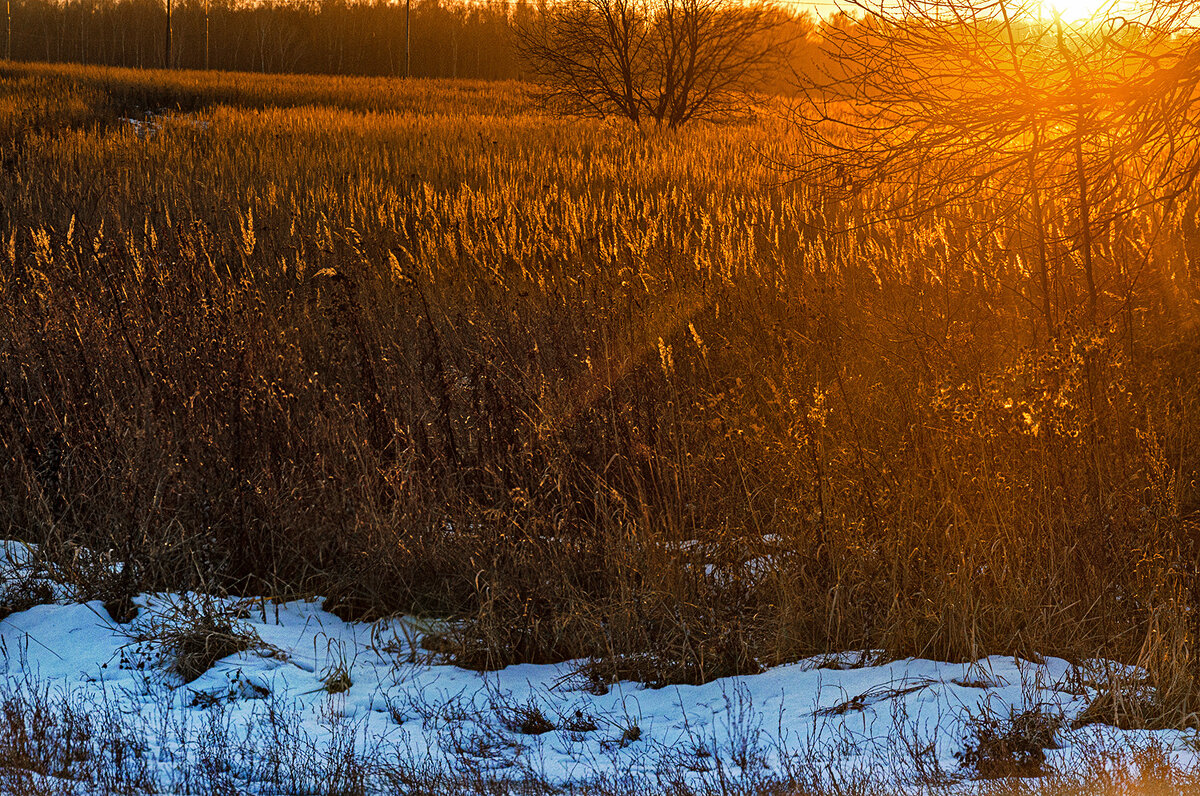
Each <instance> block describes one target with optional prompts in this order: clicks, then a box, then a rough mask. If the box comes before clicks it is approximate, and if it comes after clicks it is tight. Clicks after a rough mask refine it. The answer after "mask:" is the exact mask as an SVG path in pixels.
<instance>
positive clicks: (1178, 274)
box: [0, 64, 1200, 792]
mask: <svg viewBox="0 0 1200 796" xmlns="http://www.w3.org/2000/svg"><path fill="white" fill-rule="evenodd" d="M148 114H149V115H148ZM0 129H2V130H3V134H2V137H0V242H2V243H3V246H0V537H3V538H10V539H22V540H28V541H30V542H33V543H36V544H38V545H39V548H38V549H39V558H40V559H41V560H44V561H47V562H52V563H53V565H54V567H55V568H56V569H55V571H56V573H57V575H56V577H57V579H58V581H60V582H63V583H68V584H69V585H70V587H71V589H73V591H72V592H71V593H72V595H73V596H72V599H73V600H95V601H99V602H95V603H92V604H93V605H102V604H103V605H107V606H108V608H109V611H108V613H111V615H112V616H113V617H114V618H116V619H121V618H123V616H122V615H123V614H125V613H126V612H128V611H130V610H131V606H133V605H134V604H135V603H136V602H137V600H140V599H143V598H141V597H138V595H144V594H146V593H148V592H159V591H161V592H174V593H178V592H182V591H193V592H203V593H208V594H236V595H238V596H241V597H252V596H256V595H258V596H264V597H266V598H269V599H280V600H295V599H301V598H306V597H311V596H314V595H320V596H321V597H322V598H324V599H325V602H324V608H325V609H326V610H328V611H330V612H332V613H333V614H336V615H337V616H339V617H341V618H343V619H347V620H376V619H380V618H384V617H388V616H394V615H398V614H406V615H419V616H423V617H427V618H429V624H427V625H425V626H424V627H425V631H423V633H422V636H423V638H424V645H425V646H426V647H427V648H429V650H431V651H432V652H433V653H436V655H437V656H438V660H439V661H443V662H453V663H456V664H458V665H460V666H464V667H468V668H473V669H482V670H490V669H496V668H499V667H503V666H508V665H512V664H544V665H549V664H560V663H561V662H563V661H568V660H571V661H576V662H577V663H576V664H573V665H572V666H573V667H574V668H577V669H578V670H579V671H580V672H582V674H581V675H580V676H582V677H585V678H591V679H592V681H594V683H595V684H596V685H597V687H601V686H605V685H606V684H609V683H613V682H618V681H620V682H626V683H627V682H631V681H635V682H639V683H644V684H650V685H654V686H664V685H672V686H674V685H679V684H696V685H700V684H704V683H709V682H710V681H713V680H714V679H716V678H723V677H729V676H735V675H736V676H742V675H753V674H755V673H758V672H761V671H763V670H764V669H766V668H767V667H775V666H779V665H782V664H789V663H793V662H796V661H799V660H801V659H809V658H811V657H812V656H815V655H824V654H830V653H836V652H839V651H843V650H848V649H871V650H878V651H879V652H878V655H879V656H880V658H879V660H880V661H887V660H896V659H902V658H910V657H911V658H921V659H932V660H939V661H951V662H972V661H978V660H981V659H984V658H986V657H987V656H993V655H1000V656H1010V657H1009V658H1008V660H1009V661H1010V663H1011V661H1012V658H1011V656H1013V655H1021V656H1024V657H1025V658H1027V659H1031V660H1039V659H1040V658H1041V656H1048V657H1052V658H1056V659H1065V660H1067V661H1071V662H1072V663H1080V662H1083V661H1086V660H1091V659H1095V658H1104V659H1106V660H1115V661H1121V662H1124V663H1127V664H1135V665H1137V666H1138V667H1140V668H1139V669H1137V670H1136V671H1137V674H1136V676H1131V677H1116V676H1110V677H1109V678H1108V680H1107V683H1106V685H1105V686H1104V687H1102V688H1101V687H1098V690H1097V692H1096V693H1100V692H1101V691H1102V692H1103V693H1105V694H1107V696H1106V697H1104V698H1103V699H1099V698H1097V699H1095V700H1093V701H1094V702H1095V707H1094V708H1093V712H1092V714H1090V715H1091V716H1092V717H1096V716H1099V717H1100V720H1102V721H1107V722H1110V723H1118V724H1122V725H1123V726H1127V727H1139V728H1149V729H1160V728H1162V729H1167V728H1169V729H1170V730H1171V731H1182V730H1184V729H1186V728H1187V727H1189V726H1193V725H1195V724H1196V722H1197V720H1196V716H1197V715H1198V714H1197V711H1198V710H1200V657H1198V653H1197V648H1196V644H1195V642H1196V633H1197V631H1198V630H1200V626H1198V622H1200V611H1197V610H1196V609H1197V608H1198V607H1200V573H1198V565H1200V559H1198V553H1200V551H1198V548H1197V545H1198V544H1200V518H1198V517H1197V514H1196V511H1197V509H1198V508H1200V494H1198V493H1197V483H1196V472H1197V456H1198V452H1200V448H1198V447H1197V445H1198V443H1200V401H1198V399H1200V383H1198V381H1197V379H1196V372H1197V370H1198V365H1200V327H1197V324H1196V320H1197V300H1198V299H1200V270H1198V269H1200V228H1198V223H1197V211H1198V210H1200V195H1193V194H1189V195H1185V196H1183V197H1182V198H1181V199H1180V200H1179V201H1176V202H1174V203H1171V204H1169V205H1164V206H1162V207H1159V208H1157V209H1148V210H1146V211H1145V212H1144V213H1143V214H1142V215H1140V216H1137V217H1134V218H1129V219H1126V220H1125V221H1124V222H1123V224H1124V225H1123V226H1120V227H1119V228H1118V226H1117V225H1113V226H1111V227H1110V228H1108V229H1106V230H1105V231H1104V232H1103V233H1102V234H1099V235H1098V236H1097V240H1096V242H1095V244H1094V246H1095V252H1096V267H1095V270H1096V279H1097V282H1098V285H1097V287H1098V296H1099V306H1098V312H1099V318H1100V322H1099V325H1098V327H1092V326H1091V325H1090V324H1088V323H1084V322H1083V318H1084V316H1085V305H1086V303H1087V299H1088V297H1087V296H1086V295H1085V292H1084V290H1083V287H1082V277H1081V271H1080V270H1079V269H1080V265H1079V263H1078V262H1077V258H1074V256H1073V254H1072V253H1071V252H1070V251H1066V250H1064V251H1061V252H1052V256H1054V257H1056V258H1057V260H1056V281H1055V283H1054V284H1053V286H1052V287H1053V290H1054V301H1053V305H1054V309H1055V316H1056V318H1057V324H1056V329H1055V331H1054V333H1053V334H1051V333H1049V332H1048V330H1047V329H1046V328H1045V325H1044V324H1043V315H1042V314H1041V307H1042V306H1043V304H1044V302H1043V296H1042V295H1041V294H1040V293H1039V292H1038V290H1039V288H1038V286H1037V285H1036V284H1035V282H1036V280H1035V278H1034V276H1033V275H1032V274H1031V271H1030V265H1029V260H1028V255H1027V251H1028V246H1027V238H1025V237H1022V236H1023V235H1025V234H1027V231H1023V230H1022V228H1020V227H1019V226H1012V225H1005V224H998V223H994V219H996V218H1001V217H1003V218H1010V217H1011V214H1010V213H1008V212H1007V211H1006V209H1005V208H1004V207H1003V206H1002V205H1003V203H1004V202H1005V201H1006V200H1005V199H1004V195H1003V193H1002V192H999V191H998V192H997V193H996V195H995V196H988V195H986V194H980V195H977V196H974V197H972V198H971V199H970V200H969V201H968V200H959V201H956V202H953V203H951V204H948V205H946V206H944V207H942V208H940V209H939V210H938V211H937V212H931V213H925V214H916V215H914V216H913V217H911V218H904V219H901V220H896V219H890V220H885V219H887V216H888V214H887V213H886V212H885V209H883V208H881V207H880V201H881V200H880V197H878V196H876V195H874V194H873V192H872V191H871V190H866V191H863V192H861V193H859V194H857V195H855V196H853V197H851V198H845V197H844V196H842V195H841V194H839V195H838V196H839V198H837V199H835V198H834V195H833V194H832V193H827V192H826V191H825V190H824V189H823V187H822V186H821V185H819V184H805V183H801V182H797V181H791V180H789V173H790V172H789V171H787V170H786V169H782V168H780V165H781V164H782V165H787V164H789V163H794V159H795V158H796V157H797V155H796V154H795V148H794V146H793V143H792V139H793V136H792V133H793V132H794V131H793V129H792V128H791V127H790V123H789V121H788V118H787V116H786V115H785V114H784V113H783V109H782V108H780V107H777V106H776V105H774V104H767V105H764V106H762V107H760V108H758V109H757V113H756V114H755V118H754V119H753V120H752V121H748V122H745V123H743V124H737V125H733V124H731V125H724V126H707V125H695V126H693V127H690V128H687V129H684V130H682V131H678V132H670V133H667V132H665V131H661V130H655V129H645V130H636V129H633V128H631V127H628V126H626V125H622V124H617V123H602V122H591V121H588V122H584V121H569V120H564V119H561V118H555V117H552V116H547V115H542V114H540V113H537V112H535V111H533V110H531V109H530V105H529V103H528V102H527V100H526V98H525V95H524V94H523V89H522V87H521V86H519V85H516V84H500V85H496V84H490V85H489V84H470V83H454V82H436V81H414V82H411V83H405V82H403V81H390V80H336V79H332V78H290V77H279V78H275V77H264V76H254V77H244V76H238V75H220V74H219V75H212V76H209V75H203V74H200V73H181V74H171V75H169V76H168V75H163V74H155V73H138V72H123V71H119V70H102V69H84V68H69V67H44V66H24V65H21V66H18V65H13V64H5V65H0ZM1064 212H1065V211H1064ZM1047 218H1048V221H1047V222H1046V223H1047V224H1050V225H1055V224H1065V223H1066V222H1065V220H1062V219H1059V218H1057V217H1056V215H1055V209H1054V208H1053V207H1051V208H1049V209H1048V210H1047ZM1131 247H1132V248H1131ZM1135 250H1136V252H1138V254H1137V255H1136V257H1135V256H1134V255H1133V254H1131V253H1130V252H1131V251H1135ZM1047 306H1048V305H1047ZM88 551H94V552H88ZM35 602H36V600H35ZM288 610H309V609H307V608H305V609H298V608H296V609H288ZM106 615H107V614H106ZM2 628H3V625H0V629H2ZM234 652H236V650H234ZM1047 665H1049V664H1047ZM1056 665H1057V664H1056ZM1064 665H1065V664H1064ZM569 668H570V667H569ZM960 668H961V667H960ZM1110 671H1111V670H1110ZM714 687H715V686H714ZM714 693H716V692H714ZM730 693H732V692H730ZM850 696H854V695H853V694H851V695H850ZM1093 696H1094V695H1093ZM1080 709H1081V710H1082V707H1081V708H1080ZM1180 737H1183V736H1180ZM1097 782H1099V780H1097ZM660 784H661V783H660ZM1038 787H1051V785H1047V784H1045V783H1043V785H1039V786H1038ZM1096 787H1097V788H1100V787H1102V784H1101V785H1097V786H1096ZM1181 787H1182V786H1181ZM1039 792H1040V791H1039ZM1048 792H1053V791H1048Z"/></svg>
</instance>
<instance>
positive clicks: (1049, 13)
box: [1040, 0, 1128, 23]
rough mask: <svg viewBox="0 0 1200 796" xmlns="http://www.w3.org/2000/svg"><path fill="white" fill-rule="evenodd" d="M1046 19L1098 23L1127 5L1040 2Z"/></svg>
mask: <svg viewBox="0 0 1200 796" xmlns="http://www.w3.org/2000/svg"><path fill="white" fill-rule="evenodd" d="M1040 2H1041V8H1042V11H1043V13H1044V14H1045V17H1046V18H1054V17H1056V16H1057V17H1061V18H1062V20H1063V21H1064V22H1069V23H1079V22H1089V21H1093V20H1095V21H1099V20H1103V19H1107V18H1109V17H1112V16H1113V15H1114V14H1116V13H1118V12H1119V11H1120V10H1121V9H1123V8H1125V7H1126V6H1128V3H1126V2H1121V0H1040Z"/></svg>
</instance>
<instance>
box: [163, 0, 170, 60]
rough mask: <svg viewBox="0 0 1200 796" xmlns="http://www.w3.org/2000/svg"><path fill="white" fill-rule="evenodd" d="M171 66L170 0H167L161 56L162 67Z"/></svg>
mask: <svg viewBox="0 0 1200 796" xmlns="http://www.w3.org/2000/svg"><path fill="white" fill-rule="evenodd" d="M170 68H171V0H167V45H166V50H165V52H164V57H163V69H170Z"/></svg>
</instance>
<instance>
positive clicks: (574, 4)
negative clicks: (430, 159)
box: [517, 0, 791, 127]
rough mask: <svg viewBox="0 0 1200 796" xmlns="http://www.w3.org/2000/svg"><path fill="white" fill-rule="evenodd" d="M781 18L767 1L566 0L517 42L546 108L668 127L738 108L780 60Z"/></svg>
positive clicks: (785, 19) (783, 49)
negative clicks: (552, 107) (531, 70)
mask: <svg viewBox="0 0 1200 796" xmlns="http://www.w3.org/2000/svg"><path fill="white" fill-rule="evenodd" d="M790 22H791V18H790V17H789V16H788V15H787V14H786V13H784V12H782V11H780V10H779V9H777V8H776V7H774V6H772V5H770V4H769V3H768V2H767V0H748V2H741V3H735V2H730V0H565V2H562V3H558V4H555V5H552V6H549V7H547V8H546V9H545V10H544V12H543V14H542V15H541V16H540V17H539V18H538V19H537V20H535V21H534V22H533V23H532V24H530V25H528V26H525V27H521V28H518V29H517V46H518V49H519V50H520V52H521V54H522V56H523V57H524V58H525V60H526V61H527V62H528V63H529V64H530V65H531V67H532V69H533V71H534V75H535V77H536V79H537V80H538V82H539V83H540V84H541V86H542V91H543V99H544V100H546V101H547V103H548V104H551V105H553V106H557V107H558V108H560V109H562V110H565V111H567V112H569V113H575V114H581V115H588V116H597V117H602V118H603V117H607V116H618V117H624V118H627V119H629V120H631V121H633V122H634V123H635V124H637V123H640V122H641V121H642V120H643V119H653V120H654V121H655V122H657V123H659V124H665V125H667V126H668V127H677V126H679V125H681V124H684V123H685V122H688V121H690V120H692V119H701V118H708V119H715V118H722V117H728V116H731V115H735V114H736V113H738V112H740V111H742V110H744V109H745V108H746V107H747V106H748V105H749V103H750V100H749V99H748V97H749V92H751V91H753V90H754V89H755V88H758V87H760V86H761V85H762V84H763V82H764V81H765V80H766V79H767V78H768V77H770V75H771V74H772V73H773V71H774V70H776V69H778V68H779V67H780V66H781V64H782V63H783V61H784V60H785V58H786V55H787V51H788V45H789V43H790V42H789V40H788V36H787V30H788V25H789V23H790Z"/></svg>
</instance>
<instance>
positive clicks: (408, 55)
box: [404, 0, 412, 77]
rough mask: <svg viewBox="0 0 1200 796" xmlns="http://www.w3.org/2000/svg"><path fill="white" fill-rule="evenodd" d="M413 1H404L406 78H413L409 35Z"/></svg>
mask: <svg viewBox="0 0 1200 796" xmlns="http://www.w3.org/2000/svg"><path fill="white" fill-rule="evenodd" d="M411 10H412V0H404V76H405V77H412V35H411V34H410V33H409V30H410V29H409V26H408V15H409V12H410V11H411Z"/></svg>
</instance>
